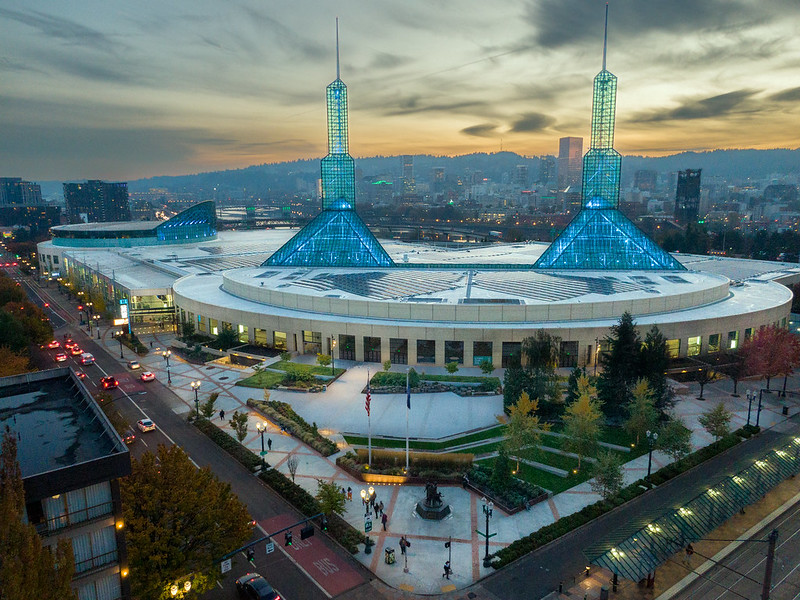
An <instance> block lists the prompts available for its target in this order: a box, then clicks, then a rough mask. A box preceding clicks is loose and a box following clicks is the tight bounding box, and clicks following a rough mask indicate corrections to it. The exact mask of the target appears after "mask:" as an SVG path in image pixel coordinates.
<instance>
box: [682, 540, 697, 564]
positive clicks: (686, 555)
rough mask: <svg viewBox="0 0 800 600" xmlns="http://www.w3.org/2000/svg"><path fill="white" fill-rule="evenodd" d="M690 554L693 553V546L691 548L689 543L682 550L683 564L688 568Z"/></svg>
mask: <svg viewBox="0 0 800 600" xmlns="http://www.w3.org/2000/svg"><path fill="white" fill-rule="evenodd" d="M692 554H694V548H692V545H691V544H687V545H686V549H685V550H684V552H683V564H684V566H685V567H687V568H689V569H691V568H692Z"/></svg>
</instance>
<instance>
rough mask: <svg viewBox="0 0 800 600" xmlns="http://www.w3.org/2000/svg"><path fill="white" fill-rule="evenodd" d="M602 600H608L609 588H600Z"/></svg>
mask: <svg viewBox="0 0 800 600" xmlns="http://www.w3.org/2000/svg"><path fill="white" fill-rule="evenodd" d="M600 600H608V588H607V587H606V586H603V587H601V588H600Z"/></svg>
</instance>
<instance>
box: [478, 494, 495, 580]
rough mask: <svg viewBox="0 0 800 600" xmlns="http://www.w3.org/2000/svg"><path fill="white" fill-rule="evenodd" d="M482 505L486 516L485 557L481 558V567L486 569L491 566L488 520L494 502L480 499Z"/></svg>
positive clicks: (484, 498) (490, 516)
mask: <svg viewBox="0 0 800 600" xmlns="http://www.w3.org/2000/svg"><path fill="white" fill-rule="evenodd" d="M481 504H482V505H483V514H484V515H486V556H484V557H483V567H484V568H485V569H488V568H489V567H490V566H491V565H490V563H491V558H489V537H490V536H489V519H491V518H492V511H493V510H494V502H492V501H491V500H490V501H489V502H487V501H486V496H484V497H483V498H481Z"/></svg>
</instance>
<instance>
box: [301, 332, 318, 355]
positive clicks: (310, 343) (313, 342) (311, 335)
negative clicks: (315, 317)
mask: <svg viewBox="0 0 800 600" xmlns="http://www.w3.org/2000/svg"><path fill="white" fill-rule="evenodd" d="M321 353H322V332H320V331H303V354H321Z"/></svg>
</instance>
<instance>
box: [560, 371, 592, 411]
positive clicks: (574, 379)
mask: <svg viewBox="0 0 800 600" xmlns="http://www.w3.org/2000/svg"><path fill="white" fill-rule="evenodd" d="M581 377H589V375H588V374H587V373H586V369H585V368H584V367H575V368H574V369H572V371H571V372H570V374H569V379H568V380H567V397H566V399H565V402H566V403H567V404H572V403H573V402H575V400H577V399H578V380H579V379H580V378H581Z"/></svg>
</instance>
